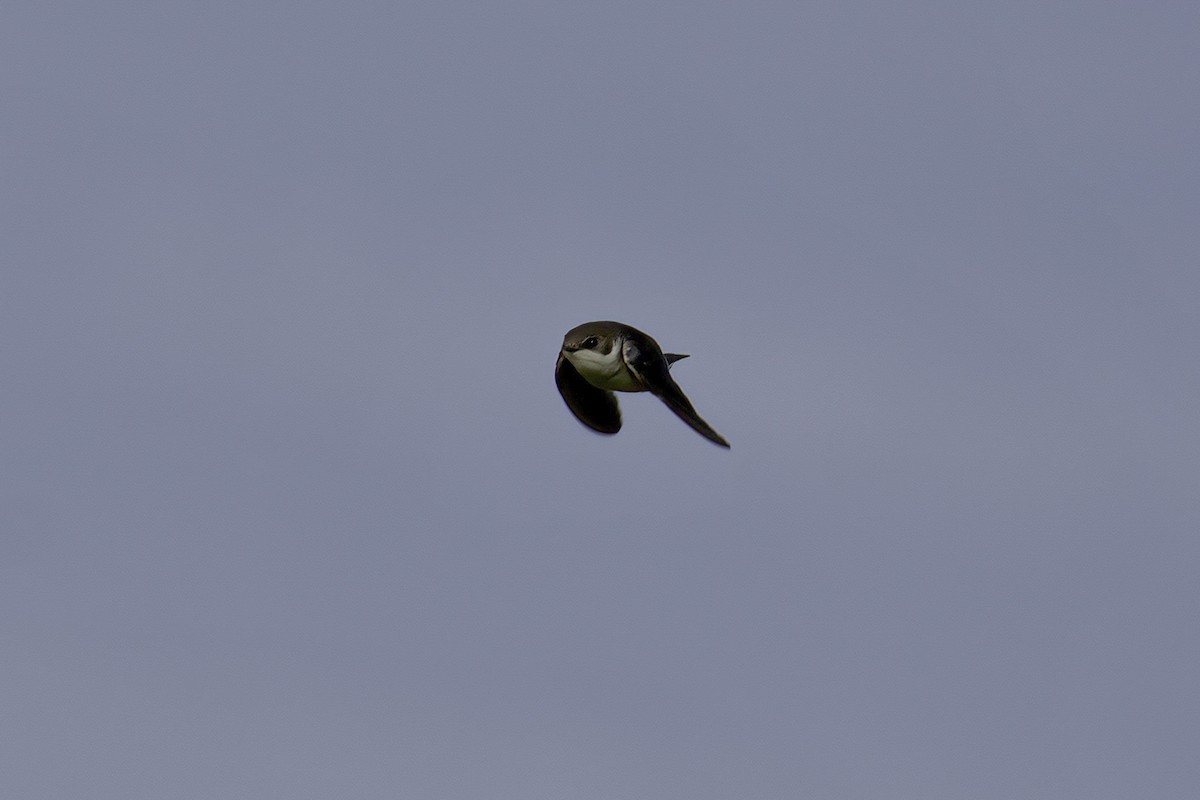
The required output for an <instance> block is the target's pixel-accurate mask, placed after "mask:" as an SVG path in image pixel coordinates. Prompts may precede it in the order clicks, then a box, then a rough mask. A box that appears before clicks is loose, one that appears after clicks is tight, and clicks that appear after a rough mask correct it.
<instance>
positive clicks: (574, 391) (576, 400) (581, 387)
mask: <svg viewBox="0 0 1200 800" xmlns="http://www.w3.org/2000/svg"><path fill="white" fill-rule="evenodd" d="M554 382H555V383H556V384H557V385H558V393H559V394H561V395H562V399H563V400H565V401H566V403H567V408H569V409H571V413H572V414H574V415H575V418H576V419H578V420H579V421H580V422H582V423H583V424H584V425H587V426H588V427H589V428H591V429H592V430H594V431H596V432H597V433H616V432H617V431H619V430H621V409H620V408H619V407H618V406H617V398H616V395H614V394H613V393H612V392H609V391H605V390H604V389H597V388H596V387H595V386H592V385H591V384H590V383H588V382H587V379H586V378H584V377H583V376H582V375H580V374H579V370H577V369H575V367H574V365H572V364H571V362H570V361H568V360H567V358H566V356H564V355H563V354H562V353H559V354H558V364H557V365H555V367H554Z"/></svg>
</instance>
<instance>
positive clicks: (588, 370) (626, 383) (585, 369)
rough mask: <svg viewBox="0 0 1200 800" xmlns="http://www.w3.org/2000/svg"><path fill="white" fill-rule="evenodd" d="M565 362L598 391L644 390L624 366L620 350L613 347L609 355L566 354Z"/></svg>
mask: <svg viewBox="0 0 1200 800" xmlns="http://www.w3.org/2000/svg"><path fill="white" fill-rule="evenodd" d="M567 360H568V361H570V362H571V365H572V366H574V367H575V370H576V371H577V372H578V373H579V374H580V375H582V376H583V377H584V378H586V379H587V382H588V383H590V384H591V385H592V386H595V387H596V388H598V389H607V390H608V391H610V392H640V391H643V389H644V387H643V386H642V385H641V383H639V382H638V380H637V378H635V377H634V375H633V373H632V372H630V371H629V368H628V367H626V366H625V361H624V359H622V358H621V351H620V348H617V347H614V348H613V349H612V352H611V353H598V352H596V351H595V350H576V351H575V352H574V353H567Z"/></svg>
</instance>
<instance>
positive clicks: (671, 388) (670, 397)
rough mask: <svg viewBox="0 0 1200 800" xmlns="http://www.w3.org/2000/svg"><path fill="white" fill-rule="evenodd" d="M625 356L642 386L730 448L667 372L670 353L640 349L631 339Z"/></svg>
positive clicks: (712, 439) (696, 428)
mask: <svg viewBox="0 0 1200 800" xmlns="http://www.w3.org/2000/svg"><path fill="white" fill-rule="evenodd" d="M624 355H625V365H626V366H627V367H629V370H630V371H631V372H632V373H633V374H634V375H635V376H637V378H638V380H639V381H641V383H642V386H645V387H646V390H647V391H649V392H653V393H654V395H655V396H656V397H657V398H658V399H659V400H662V401H663V402H664V403H666V405H667V408H669V409H671V410H672V411H674V412H675V416H677V417H679V418H680V419H681V420H683V421H684V422H686V423H687V424H688V425H690V426H691V428H692V430H694V431H695V432H696V433H698V434H700V435H701V436H703V437H704V438H705V439H708V440H709V441H710V442H712V443H713V444H719V445H720V446H721V447H729V442H727V441H725V437H723V436H721V434H719V433H717V432H716V431H714V430H713V429H712V426H711V425H709V424H708V423H707V422H705V421H704V420H703V419H701V418H700V415H699V414H697V413H696V409H694V408H692V403H691V401H690V400H688V399H687V395H685V394H684V393H683V389H680V388H679V384H677V383H676V382H675V379H674V378H672V377H671V373H670V372H668V371H667V370H668V369H669V366H668V360H667V358H668V357H667V356H664V355H663V354H662V353H661V352H651V353H645V352H642V350H641V348H639V347H638V346H637V345H635V344H633V343H632V342H629V341H626V343H625V349H624ZM672 355H674V354H672ZM683 357H685V356H680V357H676V358H673V359H671V361H678V360H679V358H683Z"/></svg>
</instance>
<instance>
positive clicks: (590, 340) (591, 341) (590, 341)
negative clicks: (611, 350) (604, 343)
mask: <svg viewBox="0 0 1200 800" xmlns="http://www.w3.org/2000/svg"><path fill="white" fill-rule="evenodd" d="M598 344H600V340H599V339H597V338H596V337H595V336H589V337H587V338H586V339H584V340H583V346H584V347H585V348H587V349H588V350H591V349H592V348H593V347H595V346H596V345H598Z"/></svg>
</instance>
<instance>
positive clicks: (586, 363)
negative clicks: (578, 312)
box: [554, 321, 729, 447]
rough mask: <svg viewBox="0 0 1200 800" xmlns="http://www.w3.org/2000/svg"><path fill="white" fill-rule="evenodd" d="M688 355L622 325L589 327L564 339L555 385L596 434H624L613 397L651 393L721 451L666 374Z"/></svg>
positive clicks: (716, 436) (722, 442) (715, 438)
mask: <svg viewBox="0 0 1200 800" xmlns="http://www.w3.org/2000/svg"><path fill="white" fill-rule="evenodd" d="M682 358H687V356H686V355H679V354H678V353H664V352H663V351H662V348H661V347H659V346H658V342H656V341H654V339H652V338H651V337H650V336H648V335H647V334H645V333H642V332H641V331H639V330H638V329H637V328H633V327H630V326H629V325H625V324H622V323H620V322H610V321H601V322H585V323H583V324H582V325H579V326H578V327H575V328H572V329H571V330H569V331H567V335H566V336H564V337H563V344H562V350H560V351H559V353H558V364H557V365H556V366H555V367H554V382H555V383H556V384H558V393H559V394H561V395H562V398H563V400H564V401H566V404H567V408H569V409H571V413H572V414H574V415H575V417H576V418H577V419H578V420H579V421H580V422H582V423H583V424H584V425H586V426H588V427H589V428H591V429H592V430H594V431H596V432H597V433H609V434H611V433H616V432H617V431H619V430H621V409H620V407H619V406H618V405H617V397H616V395H614V394H613V392H650V393H651V394H653V395H654V396H655V397H657V398H658V399H659V400H662V401H663V402H664V403H666V405H667V408H669V409H671V410H672V411H674V412H675V415H676V416H678V417H679V418H680V419H681V420H683V421H684V422H686V423H687V424H688V425H690V426H691V428H692V430H694V431H696V433H698V434H700V435H701V436H703V437H704V438H705V439H708V440H709V441H710V442H713V443H714V444H718V445H720V446H721V447H729V442H727V441H725V439H724V437H722V436H721V434H719V433H717V432H716V431H714V430H713V429H712V426H711V425H709V424H708V423H707V422H705V421H704V420H702V419H701V418H700V415H699V414H697V413H696V409H694V408H692V404H691V402H690V401H689V400H688V399H687V396H686V395H685V394H684V393H683V390H682V389H680V388H679V384H677V383H675V380H674V378H672V377H671V373H670V372H669V371H668V370H669V369H670V367H671V365H672V364H674V363H675V362H676V361H679V360H680V359H682Z"/></svg>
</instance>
